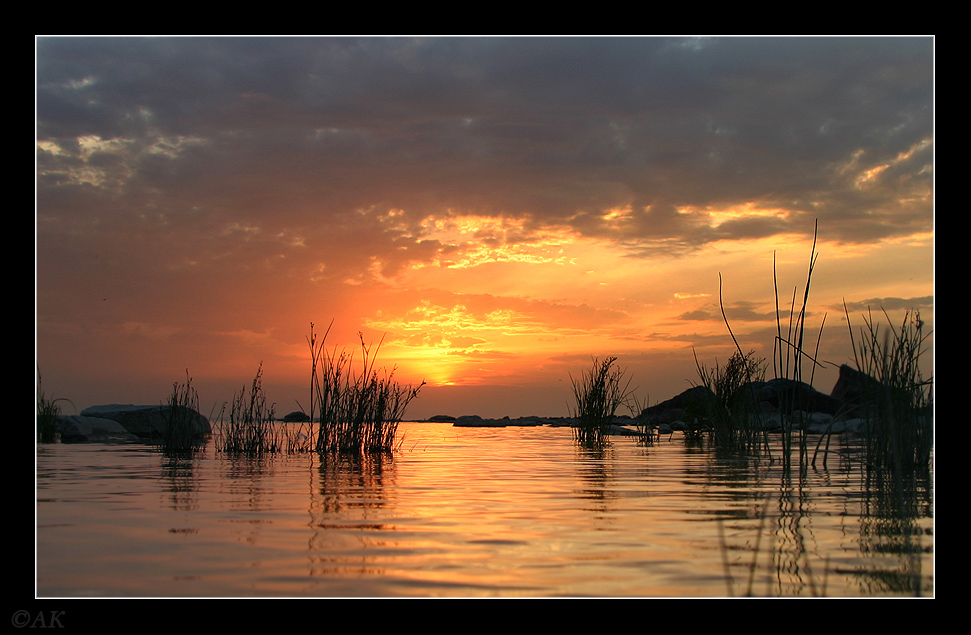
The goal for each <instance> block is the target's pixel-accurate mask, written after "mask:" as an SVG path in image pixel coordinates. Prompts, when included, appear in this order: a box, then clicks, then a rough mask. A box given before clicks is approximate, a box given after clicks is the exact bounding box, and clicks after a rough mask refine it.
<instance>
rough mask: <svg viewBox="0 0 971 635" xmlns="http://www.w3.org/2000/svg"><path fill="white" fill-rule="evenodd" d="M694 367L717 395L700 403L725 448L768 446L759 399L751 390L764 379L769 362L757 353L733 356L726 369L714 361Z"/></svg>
mask: <svg viewBox="0 0 971 635" xmlns="http://www.w3.org/2000/svg"><path fill="white" fill-rule="evenodd" d="M695 366H696V367H697V369H698V376H699V377H700V379H701V383H702V385H703V386H705V387H706V388H708V389H709V390H710V391H711V392H712V393H713V394H714V396H715V398H714V399H711V400H708V401H706V402H705V403H704V404H701V407H702V408H703V409H704V412H703V413H702V416H704V417H705V418H706V421H707V424H708V425H709V426H710V427H711V429H712V430H713V432H714V435H715V440H716V442H717V443H718V444H719V445H720V446H722V447H734V448H738V449H744V450H749V451H757V450H758V449H759V448H762V447H764V446H765V444H766V441H767V439H766V430H765V426H764V425H762V420H761V417H760V416H759V409H758V405H759V403H758V398H757V395H755V394H754V393H753V392H752V391H754V390H755V388H753V386H754V385H755V382H762V381H764V380H765V371H766V362H765V359H763V358H761V357H758V356H757V355H756V354H755V351H754V350H751V351H749V352H748V353H744V354H743V353H742V352H741V351H740V350H739V351H736V352H735V353H733V354H732V356H731V357H730V358H729V359H728V362H727V363H726V364H725V365H724V366H719V365H718V362H717V361H716V362H715V366H714V367H713V368H708V367H706V366H705V365H704V364H702V363H701V362H699V361H698V356H697V355H695Z"/></svg>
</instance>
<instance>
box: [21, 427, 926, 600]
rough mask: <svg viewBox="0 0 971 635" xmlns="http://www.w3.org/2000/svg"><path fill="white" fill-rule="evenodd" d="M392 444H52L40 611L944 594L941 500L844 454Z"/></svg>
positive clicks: (545, 431) (536, 440)
mask: <svg viewBox="0 0 971 635" xmlns="http://www.w3.org/2000/svg"><path fill="white" fill-rule="evenodd" d="M399 437H401V438H402V443H401V448H400V450H399V451H398V452H396V453H394V454H393V455H390V456H377V457H369V458H365V459H353V460H352V459H339V460H327V461H324V460H321V458H320V457H318V456H316V455H312V454H294V455H277V456H271V457H267V458H262V459H261V458H253V457H232V456H227V455H225V454H223V453H219V452H216V451H215V449H214V447H213V445H212V444H211V443H210V445H208V446H207V447H206V448H205V449H204V450H202V451H201V452H198V453H196V454H195V455H193V456H192V457H184V456H174V457H173V456H166V455H164V454H163V453H161V452H159V451H157V450H155V449H153V448H151V447H148V446H143V445H98V444H92V445H45V446H38V449H37V546H36V547H37V582H36V583H37V589H36V590H37V595H38V596H40V597H89V596H91V597H129V596H143V597H144V596H147V597H181V596H190V597H239V596H277V597H306V596H321V597H324V596H326V597H346V596H350V597H395V596H404V597H561V596H562V597H584V596H607V597H632V596H649V597H656V596H687V597H697V596H717V597H723V596H729V595H743V594H746V593H752V594H755V595H770V596H780V595H781V596H810V595H827V596H884V595H909V596H910V595H916V594H922V595H930V594H933V513H932V509H933V506H932V503H931V494H930V492H929V491H928V490H927V489H921V490H919V491H918V492H916V493H909V494H908V495H907V497H906V498H907V500H906V502H904V501H903V497H901V496H897V495H896V494H894V495H891V496H884V495H883V494H882V493H881V491H880V488H877V487H875V486H874V484H873V483H872V482H871V483H870V484H867V483H865V481H864V478H863V476H862V470H861V469H860V468H859V467H858V466H854V464H853V463H852V462H850V461H847V460H845V459H841V458H840V457H839V455H837V454H831V455H830V457H831V458H830V459H829V461H828V463H827V467H826V468H825V469H823V468H822V466H821V465H818V466H817V469H807V470H799V469H793V470H784V469H783V468H782V466H781V462H779V461H775V462H770V461H767V460H764V459H763V460H759V461H756V460H754V459H751V458H745V457H742V456H739V455H737V454H729V453H720V452H717V451H714V450H712V449H710V448H707V447H705V444H703V443H701V444H690V443H686V442H685V440H684V438H683V437H681V436H680V435H678V436H674V437H672V438H670V439H662V440H660V441H658V442H656V443H654V444H653V445H644V444H643V443H641V442H638V441H637V440H635V439H633V438H627V437H616V438H612V439H611V441H610V443H609V445H608V446H607V447H605V448H601V449H591V448H585V447H581V446H578V445H577V444H576V443H575V442H574V440H573V437H572V434H571V431H570V430H569V429H568V428H553V427H510V428H455V427H452V426H451V425H449V424H443V423H405V424H402V426H401V427H400V429H399ZM833 449H834V450H835V449H840V448H836V447H834V448H833ZM847 449H849V448H847ZM901 509H904V512H905V513H901Z"/></svg>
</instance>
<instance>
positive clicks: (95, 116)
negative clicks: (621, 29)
mask: <svg viewBox="0 0 971 635" xmlns="http://www.w3.org/2000/svg"><path fill="white" fill-rule="evenodd" d="M35 123H36V269H35V281H36V287H35V291H36V332H35V337H36V368H37V369H38V370H39V372H40V375H41V377H42V381H43V384H42V385H43V389H44V391H45V393H47V394H48V396H53V397H63V398H66V399H70V400H71V403H72V404H73V407H72V405H69V404H64V403H62V412H65V413H67V414H73V413H74V411H75V407H76V408H77V410H80V409H82V408H85V407H87V406H91V405H95V404H105V403H136V404H154V403H159V402H160V401H163V400H165V399H166V397H167V395H168V394H169V393H170V392H171V389H172V384H173V383H174V382H184V381H185V378H186V371H188V373H189V375H191V376H192V378H193V385H194V386H195V387H196V388H197V389H198V391H199V396H200V401H201V404H202V408H201V409H202V410H203V411H204V412H203V413H204V414H207V415H208V414H210V411H211V409H212V407H213V405H214V404H221V403H222V402H224V401H229V400H231V399H232V397H233V394H234V392H236V391H239V390H240V389H241V388H242V387H243V386H244V385H247V384H249V383H250V382H251V381H252V379H253V376H254V375H255V373H256V371H257V369H258V368H259V366H260V364H261V363H262V368H263V387H264V389H265V391H266V393H267V397H268V399H269V400H271V401H273V402H275V403H276V411H277V412H278V413H279V414H285V413H287V412H290V411H292V410H298V409H299V406H298V402H299V403H300V404H302V405H303V406H308V405H309V404H308V403H307V402H308V401H309V382H310V352H309V347H308V344H307V336H308V335H309V333H310V324H311V322H312V323H313V324H314V328H315V330H316V331H317V332H318V334H319V333H322V332H323V331H324V330H326V328H327V325H328V324H330V323H331V321H333V328H332V329H331V332H330V335H329V336H328V339H327V342H328V348H329V349H334V348H335V347H336V348H337V349H341V348H346V349H348V350H349V351H350V350H358V349H359V341H358V332H362V333H363V336H364V339H365V341H367V342H371V343H374V345H375V347H376V346H377V343H378V342H380V341H381V340H382V338H383V344H382V346H381V349H380V352H379V357H378V361H379V363H380V364H382V365H384V366H386V367H387V368H389V369H391V368H393V367H397V370H396V375H395V377H397V378H398V379H400V380H401V381H403V382H415V383H417V382H420V381H422V380H424V381H426V382H427V385H426V386H425V387H424V388H422V391H421V393H420V396H419V398H418V399H417V400H416V401H414V402H413V403H412V406H411V408H410V410H409V412H408V414H409V418H411V417H428V416H432V415H436V414H449V415H462V414H480V415H482V416H488V417H501V416H503V415H509V416H512V417H517V416H522V415H531V414H536V415H546V416H566V415H568V414H569V412H570V407H571V406H570V403H571V399H572V392H571V388H570V378H571V375H572V376H574V377H575V376H577V375H578V374H580V373H582V372H583V371H584V370H585V369H587V368H588V367H589V366H590V364H591V359H592V358H593V357H595V356H596V357H601V358H602V357H604V356H608V355H609V356H616V357H617V358H618V362H619V363H620V365H621V366H623V367H624V368H626V369H627V372H628V375H629V376H630V377H631V379H632V384H631V385H632V387H636V388H637V391H636V393H637V396H638V398H639V400H640V401H641V402H642V403H656V402H658V401H661V400H663V399H667V398H669V397H672V396H674V395H675V394H677V393H679V392H681V391H682V390H684V389H686V388H689V387H690V386H691V385H692V383H696V382H697V381H698V377H697V373H696V371H695V361H694V357H693V351H694V353H696V354H697V356H698V358H699V360H700V361H702V362H703V363H705V364H708V365H713V364H714V363H715V362H716V361H717V362H719V363H724V362H725V361H726V360H727V358H728V357H729V355H731V353H732V351H733V350H734V348H733V347H734V345H733V343H732V340H731V338H730V336H729V334H728V330H727V328H726V326H725V323H724V321H723V320H722V317H721V312H720V309H719V275H721V277H722V280H723V289H722V292H723V299H724V305H725V309H726V312H727V314H728V318H729V320H730V322H731V325H732V329H733V330H734V332H735V335H736V336H737V337H738V339H739V341H740V344H741V345H742V346H743V347H744V348H746V349H755V350H756V351H757V352H758V354H760V355H761V356H763V357H765V358H771V357H772V336H773V335H774V333H775V329H776V312H775V295H774V290H773V257H775V260H776V269H777V274H778V281H779V287H780V292H781V296H782V297H781V299H780V302H781V303H782V304H783V306H784V307H786V306H788V304H789V302H790V301H791V299H792V295H793V292H794V291H797V292H798V294H799V298H800V300H799V302H800V304H801V296H802V292H803V290H804V287H805V282H806V274H807V269H808V265H809V258H810V251H811V248H812V239H813V229H814V225H815V224H816V223H817V221H818V241H817V245H816V251H817V253H818V261H817V264H816V269H815V271H814V274H813V278H812V287H811V290H810V300H809V309H810V313H809V316H808V318H807V322H808V324H809V325H810V326H811V327H813V329H818V328H819V325H820V324H821V323H822V320H823V317H824V315H825V327H824V329H823V334H822V341H821V346H820V358H821V359H822V360H825V361H826V362H829V363H831V364H832V366H827V367H826V368H825V369H822V370H820V371H818V372H817V374H816V377H815V380H814V384H815V385H816V386H817V388H819V389H820V390H823V391H825V392H827V393H828V392H829V391H830V390H831V389H832V386H833V383H834V382H835V379H836V376H837V373H836V370H835V368H836V366H838V365H839V364H841V363H847V362H852V352H851V349H850V339H849V334H848V330H847V324H846V319H845V317H844V315H843V303H844V302H845V303H846V306H847V307H848V309H849V312H850V318H851V321H852V322H853V324H854V326H862V322H863V320H862V316H863V315H864V314H865V312H866V311H867V307H870V309H871V310H872V311H873V313H874V316H875V317H880V318H881V319H882V318H883V315H882V312H881V307H882V308H884V309H886V310H887V312H888V313H889V314H890V316H891V319H892V320H893V321H894V322H895V325H899V320H900V319H901V317H902V315H903V313H902V312H903V311H904V310H907V309H912V310H918V311H920V315H921V317H922V319H923V320H924V321H925V323H926V326H925V330H931V329H933V326H934V311H933V309H934V198H933V185H934V171H933V164H934V39H933V38H931V37H905V38H875V37H866V38H719V37H714V38H706V37H677V38H667V37H610V38H593V37H541V38H501V37H500V38H478V37H465V38H444V37H428V38H410V37H407V38H404V37H402V38H399V37H386V38H345V37H333V38H312V37H288V38H203V37H190V38H171V37H162V38H107V37H101V38H89V37H39V38H37V40H36V122H35ZM784 319H786V320H787V319H788V317H787V316H784ZM812 338H813V341H815V331H814V332H813V335H812ZM932 343H933V341H932V340H929V345H932ZM932 364H933V358H932V355H931V354H930V352H929V353H928V355H927V357H926V359H925V375H928V376H929V375H931V374H932V372H933V368H932ZM769 374H770V376H771V375H772V369H771V367H770V369H769ZM625 414H626V413H625Z"/></svg>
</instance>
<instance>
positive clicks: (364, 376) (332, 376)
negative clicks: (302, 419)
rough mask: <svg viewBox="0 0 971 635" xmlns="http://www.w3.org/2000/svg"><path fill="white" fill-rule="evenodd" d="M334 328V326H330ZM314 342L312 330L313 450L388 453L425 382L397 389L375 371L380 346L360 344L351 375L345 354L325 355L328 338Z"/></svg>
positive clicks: (350, 362)
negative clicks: (357, 366)
mask: <svg viewBox="0 0 971 635" xmlns="http://www.w3.org/2000/svg"><path fill="white" fill-rule="evenodd" d="M331 324H333V323H331ZM329 332H330V327H328V328H327V332H325V333H324V336H323V337H322V338H321V339H320V341H318V340H317V337H316V334H315V333H314V328H313V323H311V325H310V337H309V338H308V339H307V341H308V343H309V344H310V353H311V406H310V417H311V420H312V419H313V414H314V409H315V407H316V409H317V410H318V411H319V413H320V418H319V426H318V433H317V438H316V449H317V451H318V452H320V453H375V452H390V451H392V450H393V449H394V448H395V437H396V435H397V431H398V424H399V423H400V422H401V420H402V419H403V418H404V414H405V410H406V409H407V407H408V404H409V403H411V400H412V399H414V398H415V397H417V396H418V392H419V390H420V389H421V387H422V386H424V385H425V382H422V383H421V384H419V385H418V386H417V387H413V386H412V385H410V384H409V385H404V384H399V383H398V382H397V381H396V380H395V379H394V373H395V369H392V370H391V371H390V372H388V371H385V370H383V369H382V370H381V371H380V372H379V371H378V369H377V368H376V359H377V354H378V352H379V351H380V349H381V343H382V342H383V338H382V340H381V342H379V343H378V345H377V347H376V348H374V350H373V352H372V345H368V344H366V343H365V342H364V335H363V334H362V333H358V337H359V338H360V341H361V365H360V369H357V370H355V367H354V356H353V354H351V353H348V352H346V351H340V352H338V351H337V350H334V351H332V352H328V351H327V349H326V347H325V343H326V339H327V333H329Z"/></svg>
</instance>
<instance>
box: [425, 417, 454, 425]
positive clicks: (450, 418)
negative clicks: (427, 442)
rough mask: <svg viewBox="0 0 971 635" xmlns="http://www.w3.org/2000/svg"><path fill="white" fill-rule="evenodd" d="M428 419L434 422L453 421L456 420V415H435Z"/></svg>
mask: <svg viewBox="0 0 971 635" xmlns="http://www.w3.org/2000/svg"><path fill="white" fill-rule="evenodd" d="M428 420H429V421H431V422H433V423H452V422H453V421H455V417H453V416H451V415H435V416H434V417H430V418H429V419H428Z"/></svg>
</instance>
